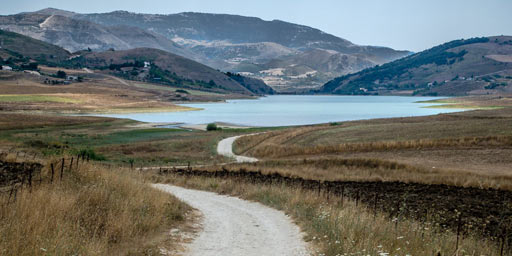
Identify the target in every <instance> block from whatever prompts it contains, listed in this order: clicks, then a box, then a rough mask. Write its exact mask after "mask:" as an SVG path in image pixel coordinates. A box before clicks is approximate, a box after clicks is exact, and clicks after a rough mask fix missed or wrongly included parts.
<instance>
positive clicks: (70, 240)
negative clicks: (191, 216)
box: [0, 156, 190, 255]
mask: <svg viewBox="0 0 512 256" xmlns="http://www.w3.org/2000/svg"><path fill="white" fill-rule="evenodd" d="M7 158H8V159H9V156H7ZM11 159H12V157H11ZM58 162H59V161H55V160H52V159H51V158H49V159H47V160H46V163H45V167H44V169H43V170H42V171H41V175H40V176H39V175H37V179H36V178H35V177H34V180H33V182H32V183H30V184H32V185H31V186H29V185H28V183H26V182H25V185H21V186H17V188H18V190H17V191H16V192H14V193H15V194H13V193H9V189H10V187H9V186H8V187H5V189H7V190H5V189H4V187H1V189H2V193H1V194H0V237H1V238H0V254H2V255H160V254H159V253H160V249H163V248H166V249H169V250H172V249H174V248H177V247H178V246H177V245H176V244H174V240H173V238H172V237H170V236H169V235H168V234H169V233H168V231H169V230H170V229H172V228H176V227H178V226H179V225H181V223H183V222H184V221H185V218H186V217H185V215H186V214H187V212H188V211H189V210H190V209H189V208H188V207H187V206H186V205H185V204H183V203H181V202H180V201H178V200H177V199H175V198H174V197H172V196H170V195H168V194H165V193H163V192H159V191H157V190H154V189H153V188H151V187H150V186H149V184H148V183H144V179H143V177H142V176H141V175H140V174H138V173H136V172H133V171H130V170H128V169H116V170H109V169H107V168H105V167H102V166H101V165H97V164H89V163H87V162H82V163H80V165H79V166H76V167H74V168H71V167H68V165H66V166H65V168H64V175H63V177H61V178H59V169H60V168H57V174H56V175H55V178H54V179H52V178H51V171H50V170H51V168H50V166H49V164H50V163H54V164H55V166H57V167H58ZM68 163H69V162H68ZM75 163H76V162H75ZM2 165H5V164H4V162H2ZM68 168H69V169H71V170H69V169H68ZM2 171H5V170H2Z"/></svg>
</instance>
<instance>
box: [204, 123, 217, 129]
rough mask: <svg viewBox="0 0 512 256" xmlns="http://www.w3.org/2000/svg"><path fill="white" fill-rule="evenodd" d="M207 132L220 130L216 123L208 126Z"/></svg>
mask: <svg viewBox="0 0 512 256" xmlns="http://www.w3.org/2000/svg"><path fill="white" fill-rule="evenodd" d="M206 130H207V131H216V130H219V127H217V124H215V123H210V124H208V125H207V126H206Z"/></svg>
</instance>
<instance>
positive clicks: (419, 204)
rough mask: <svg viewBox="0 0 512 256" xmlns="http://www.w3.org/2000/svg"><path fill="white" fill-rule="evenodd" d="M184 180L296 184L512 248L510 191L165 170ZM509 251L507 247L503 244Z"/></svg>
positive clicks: (229, 172)
mask: <svg viewBox="0 0 512 256" xmlns="http://www.w3.org/2000/svg"><path fill="white" fill-rule="evenodd" d="M162 173H163V174H164V173H174V174H177V175H185V176H204V177H216V178H235V179H240V180H242V181H245V182H251V183H263V184H280V183H285V184H286V185H289V186H299V187H302V188H304V189H310V190H314V191H317V192H318V193H319V194H321V195H324V196H327V195H329V196H337V197H344V198H350V199H352V200H355V201H356V202H358V203H359V202H361V203H363V204H364V205H366V206H367V207H368V208H369V209H371V210H375V211H381V212H385V213H386V214H388V215H389V217H390V218H391V219H395V220H398V221H399V220H400V219H402V218H414V219H416V220H419V221H422V222H431V223H436V224H438V225H439V227H440V228H446V229H451V230H453V231H454V232H458V233H460V234H461V235H462V236H464V235H467V234H470V233H471V234H476V235H480V236H483V237H485V238H489V239H492V240H495V241H497V242H499V243H503V242H505V243H508V244H512V243H511V242H512V192H511V191H502V190H496V189H478V188H464V187H455V186H447V185H428V184H419V183H403V182H343V181H330V182H320V181H316V180H304V179H302V178H297V177H284V176H282V175H280V174H268V175H267V174H261V173H259V172H246V171H245V170H239V171H228V170H223V171H217V172H208V171H203V170H179V169H178V170H176V169H173V170H163V171H162ZM507 247H509V246H507Z"/></svg>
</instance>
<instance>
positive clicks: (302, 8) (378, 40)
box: [0, 0, 512, 51]
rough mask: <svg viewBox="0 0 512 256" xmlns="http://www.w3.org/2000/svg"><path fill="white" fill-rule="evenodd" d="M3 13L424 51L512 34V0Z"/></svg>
mask: <svg viewBox="0 0 512 256" xmlns="http://www.w3.org/2000/svg"><path fill="white" fill-rule="evenodd" d="M0 1H1V2H2V3H1V4H0V6H1V7H0V14H4V15H5V14H14V13H18V12H24V11H35V10H39V9H42V8H46V7H55V8H59V9H65V10H70V11H75V12H80V13H91V12H110V11H114V10H126V11H131V12H140V13H161V14H170V13H178V12H184V11H194V12H208V13H228V14H239V15H246V16H256V17H260V18H262V19H265V20H273V19H279V20H284V21H289V22H293V23H298V24H303V25H307V26H311V27H315V28H318V29H321V30H323V31H325V32H328V33H331V34H334V35H336V36H339V37H342V38H345V39H348V40H350V41H352V42H354V43H357V44H363V45H380V46H389V47H393V48H395V49H405V50H411V51H420V50H423V49H426V48H430V47H432V46H434V45H437V44H440V43H443V42H446V41H450V40H453V39H460V38H468V37H475V36H489V35H502V34H504V35H512V0H422V1H419V0H252V1H245V0H208V1H207V0H124V1H108V0H80V1H77V0H13V1H11V0H0Z"/></svg>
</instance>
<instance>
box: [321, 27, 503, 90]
mask: <svg viewBox="0 0 512 256" xmlns="http://www.w3.org/2000/svg"><path fill="white" fill-rule="evenodd" d="M318 92H319V93H329V94H330V93H334V94H349V95H386V94H400V95H427V96H438V95H439V96H463V95H482V94H497V93H511V92H512V37H511V36H494V37H481V38H471V39H466V40H463V39H461V40H454V41H451V42H448V43H445V44H442V45H438V46H436V47H433V48H431V49H428V50H425V51H422V52H419V53H416V54H414V55H411V56H408V57H405V58H402V59H399V60H396V61H393V62H390V63H386V64H384V65H380V66H376V67H372V68H368V69H365V70H362V71H360V72H357V73H353V74H348V75H345V76H342V77H338V78H336V79H333V80H331V81H330V82H328V83H326V84H325V85H324V86H323V87H322V88H321V89H320V90H319V91H318Z"/></svg>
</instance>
